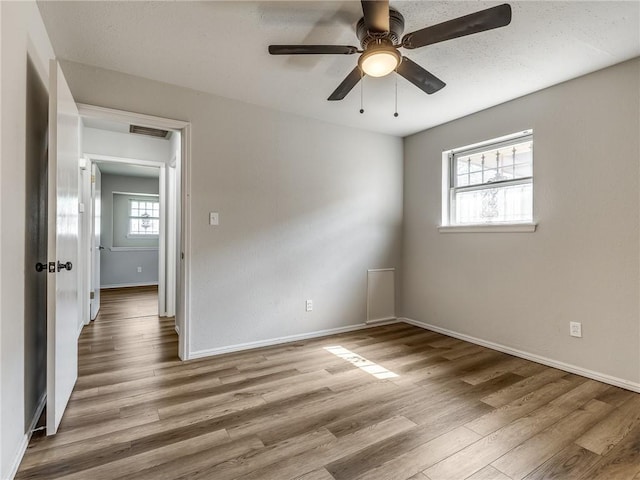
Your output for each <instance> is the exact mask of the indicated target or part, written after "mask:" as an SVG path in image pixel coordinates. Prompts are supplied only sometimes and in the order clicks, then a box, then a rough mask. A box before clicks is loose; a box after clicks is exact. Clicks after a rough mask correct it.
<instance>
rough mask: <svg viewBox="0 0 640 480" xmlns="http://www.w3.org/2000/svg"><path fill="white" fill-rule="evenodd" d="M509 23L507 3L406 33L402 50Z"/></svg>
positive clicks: (509, 13) (509, 12)
mask: <svg viewBox="0 0 640 480" xmlns="http://www.w3.org/2000/svg"><path fill="white" fill-rule="evenodd" d="M509 23H511V6H510V5H509V4H508V3H505V4H503V5H498V6H497V7H492V8H488V9H486V10H481V11H479V12H476V13H472V14H470V15H465V16H464V17H459V18H454V19H453V20H449V21H447V22H443V23H439V24H437V25H433V26H431V27H426V28H423V29H422V30H417V31H415V32H411V33H407V34H406V35H405V36H404V37H403V38H402V46H403V47H404V48H409V49H412V48H420V47H424V46H425V45H432V44H434V43H439V42H444V41H445V40H451V39H452V38H458V37H464V36H466V35H471V34H473V33H480V32H484V31H485V30H491V29H494V28H499V27H504V26H506V25H509Z"/></svg>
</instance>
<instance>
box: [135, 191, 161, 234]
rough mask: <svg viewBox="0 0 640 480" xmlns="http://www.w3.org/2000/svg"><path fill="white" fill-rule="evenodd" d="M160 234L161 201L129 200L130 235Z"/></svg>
mask: <svg viewBox="0 0 640 480" xmlns="http://www.w3.org/2000/svg"><path fill="white" fill-rule="evenodd" d="M159 234H160V203H159V202H157V201H154V200H133V199H131V200H129V235H131V236H152V235H156V236H157V235H159Z"/></svg>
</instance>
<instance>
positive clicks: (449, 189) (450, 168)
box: [439, 130, 537, 233]
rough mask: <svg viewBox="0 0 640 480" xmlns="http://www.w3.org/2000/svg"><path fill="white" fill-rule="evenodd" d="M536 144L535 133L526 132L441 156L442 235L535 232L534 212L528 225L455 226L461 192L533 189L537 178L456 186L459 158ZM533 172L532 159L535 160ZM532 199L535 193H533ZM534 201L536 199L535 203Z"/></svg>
mask: <svg viewBox="0 0 640 480" xmlns="http://www.w3.org/2000/svg"><path fill="white" fill-rule="evenodd" d="M527 140H533V130H525V131H522V132H518V133H514V134H510V135H505V136H503V137H499V138H494V139H491V140H486V141H483V142H479V143H475V144H473V145H467V146H465V147H459V148H454V149H451V150H446V151H444V152H442V223H441V225H440V227H439V231H440V232H442V233H452V232H461V233H473V232H478V233H485V232H533V231H535V229H536V226H537V224H536V223H535V222H534V221H533V218H534V212H532V220H531V221H526V222H495V223H491V222H486V223H484V222H483V223H475V224H456V223H455V221H454V219H455V195H456V192H460V191H478V190H483V189H488V188H495V186H496V185H501V186H508V185H522V184H529V183H530V184H531V185H532V187H533V180H534V175H532V176H531V177H526V178H518V179H514V180H502V181H498V182H493V183H490V184H486V183H485V184H479V185H472V186H461V187H457V186H455V175H456V169H455V165H454V164H455V161H456V157H459V156H465V155H469V154H473V153H474V152H481V151H484V150H491V149H494V148H501V147H505V146H508V145H514V144H517V143H521V142H523V141H527ZM532 168H533V159H532ZM532 195H533V192H532ZM532 200H533V199H532Z"/></svg>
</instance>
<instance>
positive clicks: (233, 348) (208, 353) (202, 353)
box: [187, 320, 397, 360]
mask: <svg viewBox="0 0 640 480" xmlns="http://www.w3.org/2000/svg"><path fill="white" fill-rule="evenodd" d="M387 323H397V320H394V321H388V322H387ZM379 325H380V324H379V323H376V324H374V325H369V324H367V323H358V324H356V325H349V326H346V327H338V328H329V329H327V330H318V331H315V332H309V333H300V334H298V335H289V336H287V337H277V338H270V339H268V340H259V341H257V342H248V343H239V344H236V345H229V346H228V347H218V348H210V349H207V350H198V351H195V352H189V356H188V358H187V360H193V359H195V358H203V357H212V356H214V355H223V354H225V353H232V352H239V351H242V350H251V349H253V348H260V347H270V346H272V345H279V344H281V343H289V342H297V341H299V340H308V339H310V338H317V337H327V336H329V335H336V334H338V333H346V332H353V331H355V330H363V329H365V328H371V327H377V326H379Z"/></svg>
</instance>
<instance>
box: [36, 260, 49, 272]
mask: <svg viewBox="0 0 640 480" xmlns="http://www.w3.org/2000/svg"><path fill="white" fill-rule="evenodd" d="M46 269H47V264H46V263H40V262H38V263H36V272H44V271H45V270H46Z"/></svg>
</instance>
